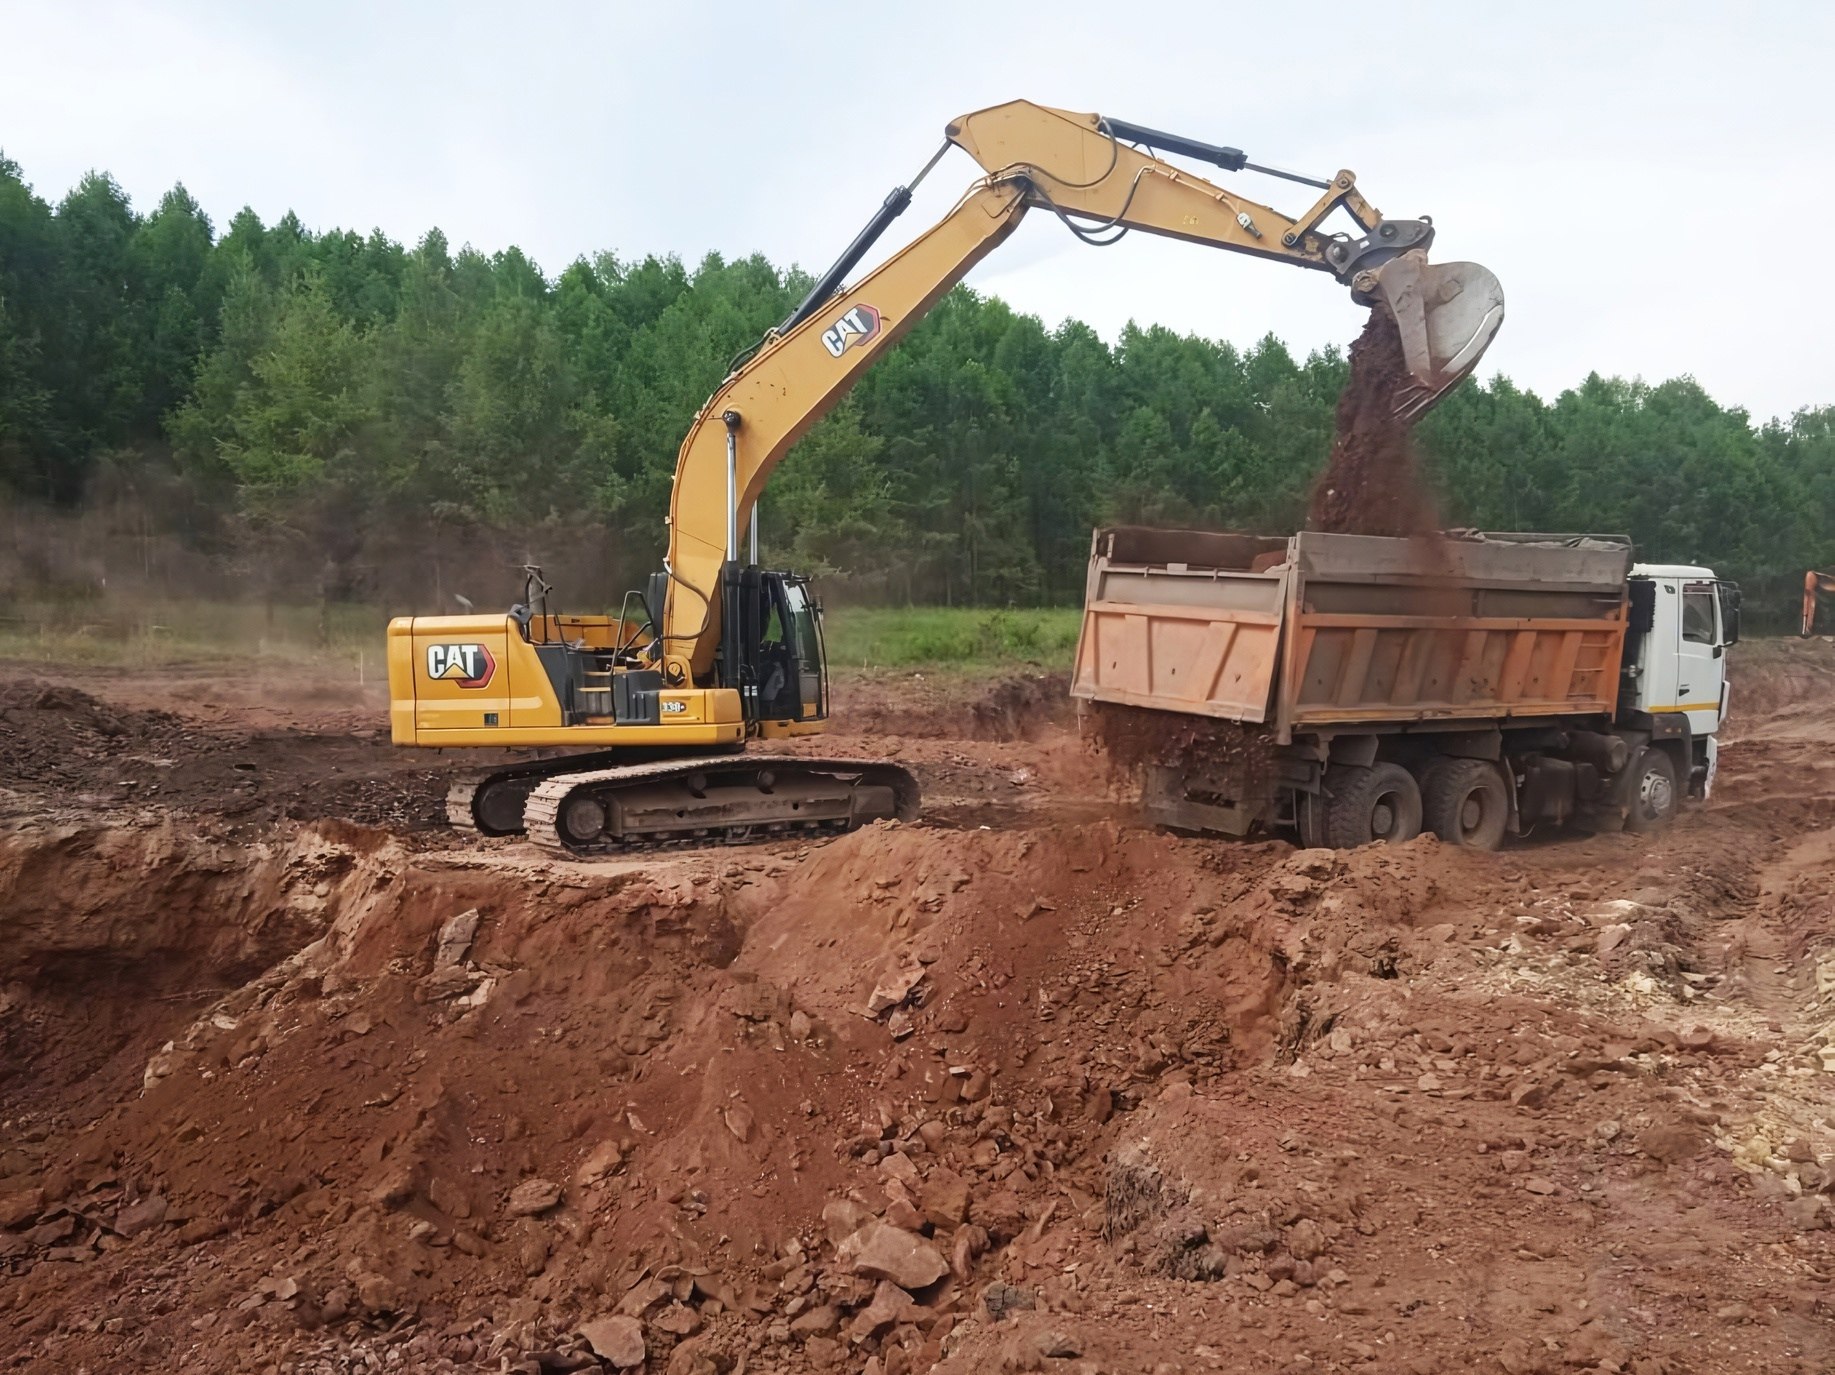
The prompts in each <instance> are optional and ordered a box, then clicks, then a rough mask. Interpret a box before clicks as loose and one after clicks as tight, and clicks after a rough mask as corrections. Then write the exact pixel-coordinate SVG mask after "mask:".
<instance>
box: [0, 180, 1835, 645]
mask: <svg viewBox="0 0 1835 1375" xmlns="http://www.w3.org/2000/svg"><path fill="white" fill-rule="evenodd" d="M809 285H810V282H809V279H808V277H807V276H806V275H805V274H804V273H803V272H801V271H800V270H797V269H789V270H786V269H782V268H779V267H776V266H774V265H773V264H771V263H769V262H767V261H765V260H764V259H763V258H761V257H757V256H754V257H750V258H745V259H741V260H737V261H729V260H726V259H723V258H721V257H719V256H709V257H708V258H706V259H704V260H703V261H702V262H700V263H699V264H698V265H696V266H694V267H692V268H691V267H689V266H687V265H685V264H684V263H682V262H680V261H679V260H677V259H675V258H673V257H669V258H659V257H646V258H643V259H641V260H626V259H621V258H619V257H617V256H615V255H613V254H610V253H601V254H599V255H597V256H595V257H592V258H590V259H589V258H582V259H580V260H578V261H576V262H574V263H572V264H570V265H569V266H567V267H566V268H565V269H564V270H562V271H561V272H560V273H559V275H558V276H554V277H550V276H548V275H546V274H545V273H544V272H543V271H542V270H541V269H540V268H539V267H538V266H537V265H536V264H535V263H533V262H531V261H530V260H529V259H528V258H527V257H526V256H525V255H524V254H523V253H522V252H521V251H519V250H518V249H515V248H509V249H505V250H503V251H501V252H497V253H493V254H486V253H483V252H481V251H479V250H477V249H474V248H471V247H461V248H459V249H457V250H454V248H453V247H452V245H451V244H449V243H448V241H447V240H446V238H445V236H444V235H442V234H441V233H440V232H439V231H438V230H437V229H435V230H430V231H429V232H428V233H427V234H426V235H425V236H424V237H423V238H422V239H421V240H420V242H419V243H417V244H415V245H414V246H413V247H406V246H404V245H402V244H399V243H396V242H393V241H391V240H390V239H388V238H386V237H385V236H383V235H382V234H380V233H372V234H369V235H362V234H357V233H354V232H350V231H342V230H334V231H328V232H322V233H319V232H314V231H312V230H310V229H308V228H307V227H305V226H304V225H302V224H301V223H300V222H299V220H298V219H297V218H296V217H294V216H293V215H290V214H289V215H287V216H284V217H283V218H281V219H280V220H279V221H277V222H276V223H274V224H272V225H267V224H264V223H263V222H262V221H261V219H260V218H259V217H258V216H257V215H256V214H255V213H254V212H253V211H251V210H247V209H245V210H243V211H242V212H241V213H239V214H237V215H236V216H235V217H234V218H233V219H231V220H230V221H229V222H228V224H227V226H225V227H224V228H223V229H222V230H221V232H218V230H217V228H216V227H215V226H213V225H212V223H211V221H210V219H209V218H208V217H207V216H206V215H205V214H204V212H203V211H202V209H201V208H200V207H199V206H198V204H197V203H196V201H195V200H193V198H192V197H191V196H190V195H189V194H187V193H186V191H185V190H184V188H183V187H182V186H179V187H174V188H173V189H172V190H171V191H169V192H168V193H166V195H165V196H164V197H162V198H161V200H160V202H159V204H158V205H157V206H156V207H154V208H153V209H152V210H151V211H150V212H148V213H144V214H142V213H140V212H138V211H136V209H135V208H134V207H133V206H132V205H131V204H130V202H129V199H128V197H127V196H126V195H125V194H124V193H123V192H122V190H121V188H120V187H119V186H118V185H117V184H116V183H115V182H114V181H113V180H112V179H111V178H109V177H108V176H105V175H100V174H92V175H90V176H88V177H85V178H84V179H83V181H82V182H81V184H79V185H78V186H77V187H76V188H75V189H73V190H72V191H70V192H69V194H67V195H66V196H65V197H64V198H63V199H62V200H61V201H59V202H58V203H57V204H55V205H52V204H50V203H49V202H47V201H46V200H45V199H43V198H41V197H40V196H38V195H37V194H35V192H34V191H33V190H32V189H31V187H30V186H29V185H28V184H27V183H26V182H25V180H24V178H23V176H22V174H21V171H20V169H19V168H18V167H17V166H16V165H15V164H13V163H11V162H8V161H6V160H5V159H4V158H0V490H4V491H5V492H6V493H8V494H9V496H10V500H11V502H12V503H13V504H14V505H15V506H16V507H17V506H19V505H20V504H24V503H35V504H42V505H44V506H46V507H51V508H64V509H73V508H78V507H81V506H83V505H84V504H85V503H86V502H92V501H94V500H96V499H97V495H98V493H102V492H107V493H109V494H111V499H113V500H115V501H117V502H119V501H122V500H124V499H130V498H131V500H132V501H133V502H135V503H138V505H139V507H140V508H141V515H140V517H139V518H140V519H142V520H145V519H148V517H147V515H146V511H147V510H154V511H156V513H157V519H158V520H159V521H161V522H163V523H164V524H165V525H166V526H169V527H170V529H171V531H172V532H174V533H175V534H176V537H177V538H179V539H180V540H181V541H185V542H188V543H189V544H191V545H193V546H195V547H197V548H199V549H201V550H203V551H205V552H210V551H211V550H213V549H221V550H227V549H229V548H231V547H237V548H241V549H242V550H243V551H244V553H245V554H246V552H247V550H248V549H250V548H256V549H259V548H260V547H261V546H262V542H263V541H264V540H279V539H281V538H282V537H283V536H284V537H285V538H286V539H289V540H291V541H292V543H293V545H294V546H297V547H298V548H300V549H302V550H304V551H306V552H305V553H304V554H302V555H301V557H300V558H299V559H298V560H296V563H297V564H298V566H302V567H304V566H307V565H309V564H316V566H317V567H318V568H319V570H320V571H319V572H318V573H317V574H315V576H317V577H318V578H319V579H320V581H321V584H322V585H321V586H319V587H316V588H314V589H312V590H313V592H314V594H315V595H321V594H322V595H336V596H350V597H361V596H365V595H375V594H376V592H377V589H378V586H379V584H378V580H377V579H376V578H375V577H374V576H372V572H373V570H374V569H375V568H377V567H378V566H380V565H381V564H383V563H384V562H386V561H387V559H388V557H389V551H390V550H392V549H396V550H398V549H400V548H401V547H402V546H403V545H404V543H405V542H409V541H408V535H407V533H406V532H425V531H427V530H430V529H434V530H438V531H443V532H448V533H449V534H450V533H451V532H498V534H499V535H502V532H514V535H513V538H511V540H510V544H505V543H504V542H503V540H502V539H501V538H500V539H499V540H498V541H497V542H496V543H494V544H492V545H491V547H492V548H493V549H497V548H508V547H510V545H514V547H516V548H517V549H522V550H527V551H529V552H530V553H532V554H533V555H534V556H535V557H538V558H541V557H544V556H546V557H548V558H550V559H553V558H556V557H558V554H557V551H556V550H555V548H554V546H558V545H560V544H562V543H564V542H566V541H569V540H574V541H577V540H579V539H580V538H582V532H583V531H590V532H592V536H593V547H594V548H595V549H596V550H598V551H600V552H601V553H602V554H603V555H604V557H603V559H602V562H603V563H604V564H605V565H606V566H605V567H604V570H603V571H604V579H603V580H604V584H605V585H604V586H603V587H595V588H592V589H589V591H590V592H591V593H592V594H593V595H599V596H609V595H611V593H612V590H613V589H615V588H617V587H621V586H624V585H627V584H632V585H634V582H635V579H636V578H638V577H639V576H640V575H641V574H642V572H644V571H646V570H647V569H648V568H650V567H651V566H653V565H654V564H655V562H656V560H657V559H658V557H659V555H660V551H661V544H662V535H663V515H664V513H665V512H666V510H667V502H668V495H669V484H670V477H671V473H672V471H673V466H674V462H675V454H676V449H677V446H678V445H679V443H680V441H681V438H682V436H683V434H684V433H685V431H686V429H687V426H688V424H689V421H690V419H691V417H692V416H693V414H694V412H695V410H696V408H697V407H698V406H699V405H700V404H701V402H702V401H703V400H704V399H705V398H706V397H707V396H708V394H709V393H710V392H711V391H712V390H713V389H714V387H715V386H716V385H717V384H718V383H719V381H720V379H721V377H722V376H723V375H724V373H725V371H726V369H727V367H728V364H729V362H730V361H731V360H732V358H733V357H734V355H735V353H737V352H738V351H739V350H741V349H742V348H744V347H745V346H747V345H749V344H751V343H753V342H754V341H756V340H757V338H758V337H759V336H760V335H761V334H762V333H763V332H764V331H765V330H766V329H767V328H768V327H770V326H771V325H773V324H774V323H775V322H777V321H778V320H781V319H782V318H783V317H784V316H785V315H786V314H787V313H788V312H789V310H790V309H791V308H792V307H793V306H794V305H795V303H796V302H797V301H798V300H799V299H800V298H801V296H802V295H803V293H804V292H805V291H807V289H808V287H809ZM1344 377H1345V361H1344V357H1343V355H1342V353H1341V352H1340V351H1339V350H1336V349H1327V350H1323V351H1320V352H1318V353H1314V354H1311V355H1309V356H1307V357H1305V358H1296V357H1295V356H1294V355H1293V354H1292V353H1291V352H1290V351H1289V350H1288V349H1287V348H1286V347H1285V346H1284V345H1283V344H1282V343H1281V342H1280V341H1279V340H1278V339H1277V338H1275V337H1274V336H1273V335H1269V336H1268V337H1266V338H1264V339H1263V340H1262V341H1261V342H1260V343H1258V344H1256V345H1255V346H1254V347H1253V348H1249V349H1239V348H1236V347H1233V346H1231V345H1230V344H1228V343H1223V342H1220V341H1216V340H1211V339H1205V338H1200V337H1195V336H1191V335H1180V334H1176V333H1174V332H1172V331H1170V330H1167V329H1163V328H1160V327H1156V326H1149V327H1140V326H1134V325H1131V326H1129V327H1128V328H1127V329H1126V330H1124V331H1123V332H1122V334H1121V336H1120V338H1119V339H1118V340H1116V341H1115V342H1114V343H1113V344H1110V343H1108V342H1106V341H1104V340H1103V339H1102V338H1101V337H1100V336H1099V335H1097V334H1096V332H1095V331H1094V330H1092V329H1091V328H1089V327H1088V326H1087V325H1084V324H1082V323H1079V322H1077V321H1074V320H1072V321H1067V322H1065V323H1064V324H1062V325H1060V326H1059V327H1058V328H1056V329H1047V328H1046V327H1045V326H1044V325H1043V324H1041V323H1040V321H1039V320H1037V319H1036V318H1034V317H1031V316H1028V315H1021V314H1018V313H1016V312H1015V311H1013V310H1012V309H1010V308H1009V307H1008V306H1006V305H1005V304H1004V303H1002V302H1001V301H999V300H997V299H994V298H991V297H986V296H982V295H979V294H977V293H975V292H973V291H970V290H967V289H964V288H958V289H956V290H955V291H953V292H951V293H950V294H949V295H948V296H947V297H946V298H945V299H944V300H943V301H942V302H941V303H940V304H939V305H938V306H937V308H936V309H935V310H934V311H933V312H932V314H931V315H930V317H929V318H927V319H926V320H925V321H923V323H921V324H920V325H919V326H918V327H917V328H916V329H915V330H913V332H912V333H911V335H910V336H909V337H908V338H907V339H906V340H905V341H904V342H903V343H902V344H901V345H900V346H899V347H898V348H897V349H896V350H895V351H894V352H893V353H892V354H891V355H890V356H888V357H887V358H885V359H883V360H882V361H881V362H880V363H879V364H877V365H876V366H875V367H874V368H873V369H871V370H870V371H869V372H868V373H867V374H866V375H865V377H864V379H863V380H862V381H861V383H860V384H859V386H857V387H856V388H855V389H854V391H853V392H852V393H851V394H850V395H849V396H848V398H847V399H846V400H845V401H844V402H843V403H842V404H841V405H840V406H839V407H837V409H836V410H835V411H834V412H833V413H832V414H831V415H830V416H829V417H828V418H827V419H825V420H824V421H823V422H822V423H821V424H820V425H819V426H817V427H816V429H815V430H814V431H813V432H812V433H811V434H810V435H809V436H808V437H807V438H806V439H805V440H804V441H803V442H802V443H801V444H800V445H799V446H798V448H797V449H796V451H795V452H794V453H793V454H792V455H791V457H790V458H789V460H788V461H787V462H786V463H785V464H784V466H783V468H782V469H780V471H779V474H778V476H777V478H776V479H775V480H774V482H773V484H772V486H771V487H770V488H769V489H768V490H767V492H766V494H765V499H764V503H763V517H762V528H763V531H764V546H765V552H766V556H767V559H768V561H770V562H773V563H777V564H787V565H788V566H792V567H796V568H799V569H803V570H807V571H810V572H813V573H816V574H818V575H822V576H824V577H825V578H826V579H827V580H828V583H827V585H828V587H829V588H830V589H831V591H838V592H840V593H842V594H843V595H849V596H854V597H857V598H860V599H869V600H883V601H901V602H902V601H909V602H918V603H947V604H957V605H992V606H1004V605H1034V604H1049V603H1065V602H1074V601H1075V600H1076V599H1077V597H1078V596H1079V595H1080V593H1081V590H1082V585H1083V565H1084V560H1085V557H1086V555H1087V552H1088V541H1089V531H1090V529H1091V527H1092V526H1094V525H1097V524H1100V523H1103V522H1110V521H1139V522H1147V523H1157V524H1189V525H1196V526H1204V527H1218V528H1242V529H1253V530H1265V531H1280V530H1286V529H1291V528H1294V527H1295V526H1296V524H1297V523H1298V522H1299V521H1300V519H1301V518H1302V516H1303V513H1304V509H1305V499H1306V494H1307V491H1308V489H1309V487H1310V485H1311V483H1312V482H1313V480H1314V478H1315V476H1316V474H1317V473H1318V471H1319V469H1320V467H1321V465H1322V464H1323V462H1324V459H1325V455H1326V452H1327V449H1328V447H1329V444H1330V438H1331V433H1332V423H1333V407H1334V403H1335V401H1336V398H1337V396H1338V393H1339V390H1340V388H1341V386H1342V384H1343V381H1344ZM1418 442H1419V447H1420V450H1421V456H1422V461H1423V465H1424V467H1425V469H1426V471H1427V472H1428V474H1429V476H1430V479H1431V480H1432V481H1433V482H1434V484H1435V487H1436V489H1437V492H1438V495H1439V500H1440V503H1441V509H1442V512H1443V514H1444V517H1445V519H1446V520H1447V522H1448V523H1450V524H1459V525H1472V526H1478V527H1485V528H1495V529H1513V530H1525V529H1539V530H1551V531H1552V530H1589V531H1601V532H1613V533H1626V534H1629V535H1631V536H1632V537H1633V538H1634V539H1635V540H1636V541H1637V544H1638V547H1639V550H1640V553H1641V554H1642V556H1644V557H1646V558H1650V559H1661V560H1680V559H1687V560H1695V561H1701V562H1706V563H1711V564H1713V565H1714V566H1715V567H1716V568H1718V569H1720V570H1722V571H1723V572H1725V573H1727V574H1729V575H1731V576H1734V577H1738V578H1741V579H1742V580H1744V581H1746V582H1747V583H1748V584H1749V590H1750V591H1752V592H1754V593H1760V594H1761V600H1762V601H1763V602H1764V603H1766V604H1768V603H1769V602H1770V601H1771V600H1776V599H1779V598H1783V599H1785V600H1783V601H1781V602H1780V605H1781V606H1787V605H1788V600H1787V599H1788V588H1789V587H1791V586H1794V585H1795V584H1796V583H1797V582H1799V581H1800V579H1801V571H1802V569H1804V568H1806V567H1809V566H1829V565H1830V564H1835V406H1823V407H1820V408H1815V409H1807V410H1804V411H1800V412H1799V413H1797V414H1796V415H1795V416H1793V417H1791V418H1790V419H1789V420H1787V421H1769V422H1766V423H1764V424H1755V423H1754V422H1753V420H1752V418H1751V417H1750V416H1749V415H1748V414H1747V413H1746V412H1745V411H1744V410H1742V409H1739V408H1738V407H1728V406H1722V405H1720V404H1718V403H1717V402H1716V401H1714V399H1713V398H1711V397H1710V396H1708V395H1707V393H1706V392H1704V391H1703V390H1702V389H1701V387H1699V386H1698V385H1697V384H1696V383H1695V382H1694V381H1693V380H1692V379H1689V378H1677V379H1673V380H1670V381H1666V382H1661V383H1655V384H1651V383H1646V382H1643V381H1626V380H1623V379H1619V378H1608V377H1601V376H1599V375H1597V374H1593V375H1590V376H1588V377H1586V378H1585V380H1584V381H1582V382H1580V383H1579V384H1578V385H1577V386H1575V387H1573V388H1572V389H1571V390H1568V391H1565V392H1563V393H1562V394H1561V395H1560V396H1558V397H1556V398H1555V399H1554V400H1553V401H1545V400H1543V399H1541V398H1540V397H1537V396H1536V395H1534V394H1532V393H1530V392H1528V391H1525V390H1523V389H1521V388H1518V387H1516V386H1514V385H1513V384H1512V383H1510V382H1509V381H1508V380H1507V379H1504V378H1501V377H1500V378H1497V379H1496V380H1494V381H1492V382H1490V383H1488V384H1485V385H1482V386H1481V385H1478V384H1476V383H1473V382H1467V383H1465V384H1463V385H1461V386H1460V387H1459V388H1458V389H1457V390H1456V391H1455V392H1454V393H1453V394H1452V395H1450V396H1449V397H1448V398H1447V400H1446V401H1445V402H1443V403H1442V404H1441V405H1440V406H1439V407H1438V408H1437V409H1436V410H1435V411H1434V412H1433V413H1432V414H1431V415H1430V416H1429V417H1428V419H1427V420H1426V422H1425V423H1424V424H1423V425H1422V427H1421V429H1420V431H1419V434H1418ZM506 562H507V560H506ZM501 576H502V586H503V587H508V586H509V585H510V581H511V578H512V576H513V575H512V573H511V572H510V571H509V570H508V569H507V567H506V568H505V569H504V570H503V572H502V575H501ZM391 586H392V585H391ZM576 604H577V599H576ZM1754 609H1755V610H1759V611H1761V614H1763V610H1764V608H1763V607H1762V606H1755V608H1754ZM1781 620H1782V612H1780V614H1779V621H1780V623H1781Z"/></svg>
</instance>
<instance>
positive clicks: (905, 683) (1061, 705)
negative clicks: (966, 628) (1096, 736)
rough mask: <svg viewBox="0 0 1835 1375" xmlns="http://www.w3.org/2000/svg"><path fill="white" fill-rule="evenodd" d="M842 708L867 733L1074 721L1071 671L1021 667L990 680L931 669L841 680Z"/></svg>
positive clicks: (925, 733)
mask: <svg viewBox="0 0 1835 1375" xmlns="http://www.w3.org/2000/svg"><path fill="white" fill-rule="evenodd" d="M835 695H836V708H835V714H836V717H837V719H838V721H839V722H840V723H841V724H842V725H843V726H844V728H845V729H846V730H848V731H849V732H852V733H856V734H861V735H904V736H912V737H915V738H918V739H929V740H938V739H941V740H982V741H1003V742H1004V741H1032V740H1038V739H1040V738H1041V737H1042V736H1044V735H1046V734H1048V733H1050V732H1051V731H1052V730H1054V729H1062V728H1063V727H1065V726H1067V725H1069V724H1070V722H1071V720H1072V718H1073V716H1074V712H1073V710H1072V705H1071V698H1070V676H1069V675H1068V674H1065V673H1016V674H1011V675H1009V676H1007V677H1003V678H999V679H996V680H995V681H993V682H992V683H988V682H985V681H977V680H951V679H948V678H943V679H938V680H933V681H929V682H926V681H924V679H923V675H920V674H913V675H908V676H906V677H901V678H873V677H858V678H854V679H851V680H849V681H846V682H844V683H842V684H839V685H838V686H837V689H836V694H835Z"/></svg>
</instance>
